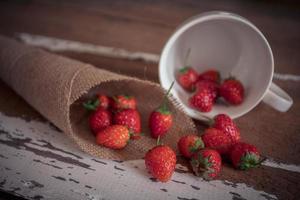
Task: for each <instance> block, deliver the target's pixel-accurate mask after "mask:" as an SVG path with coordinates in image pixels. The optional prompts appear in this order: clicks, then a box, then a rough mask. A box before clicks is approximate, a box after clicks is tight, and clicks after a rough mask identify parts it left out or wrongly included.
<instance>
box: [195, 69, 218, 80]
mask: <svg viewBox="0 0 300 200" xmlns="http://www.w3.org/2000/svg"><path fill="white" fill-rule="evenodd" d="M220 77H221V76H220V73H219V72H218V71H217V70H214V69H211V70H207V71H205V72H203V73H201V74H200V75H199V76H198V80H199V81H200V80H209V81H213V82H215V83H220Z"/></svg>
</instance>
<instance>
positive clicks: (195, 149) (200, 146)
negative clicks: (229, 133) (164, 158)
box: [189, 138, 204, 153]
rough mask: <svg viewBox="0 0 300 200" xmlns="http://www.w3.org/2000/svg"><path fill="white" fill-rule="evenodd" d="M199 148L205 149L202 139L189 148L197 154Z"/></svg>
mask: <svg viewBox="0 0 300 200" xmlns="http://www.w3.org/2000/svg"><path fill="white" fill-rule="evenodd" d="M199 148H204V143H203V141H202V140H201V139H200V138H199V139H197V140H196V141H195V143H194V145H192V146H190V147H189V151H190V152H192V153H195V152H197V151H198V150H199Z"/></svg>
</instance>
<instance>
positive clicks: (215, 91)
mask: <svg viewBox="0 0 300 200" xmlns="http://www.w3.org/2000/svg"><path fill="white" fill-rule="evenodd" d="M203 88H207V89H208V90H210V91H211V94H212V98H213V99H214V102H215V101H216V100H217V97H218V96H219V85H218V84H217V83H215V82H213V81H211V80H200V81H197V83H196V91H199V90H201V89H203Z"/></svg>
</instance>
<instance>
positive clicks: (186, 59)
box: [183, 48, 191, 67]
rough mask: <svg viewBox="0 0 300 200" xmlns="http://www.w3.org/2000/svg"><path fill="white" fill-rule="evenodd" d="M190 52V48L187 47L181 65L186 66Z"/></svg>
mask: <svg viewBox="0 0 300 200" xmlns="http://www.w3.org/2000/svg"><path fill="white" fill-rule="evenodd" d="M190 54H191V48H189V49H188V50H187V52H186V54H185V57H184V62H183V66H185V67H186V66H188V65H187V62H188V59H189V57H190Z"/></svg>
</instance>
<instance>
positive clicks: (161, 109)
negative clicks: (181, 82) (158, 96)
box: [158, 81, 175, 114]
mask: <svg viewBox="0 0 300 200" xmlns="http://www.w3.org/2000/svg"><path fill="white" fill-rule="evenodd" d="M174 83H175V81H173V82H172V83H171V86H170V87H169V89H168V91H167V93H166V94H165V95H164V98H163V101H162V103H161V105H160V106H159V108H158V110H159V112H161V113H166V114H169V113H170V111H169V109H168V105H167V99H168V96H169V94H170V91H171V89H172V87H173V85H174Z"/></svg>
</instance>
